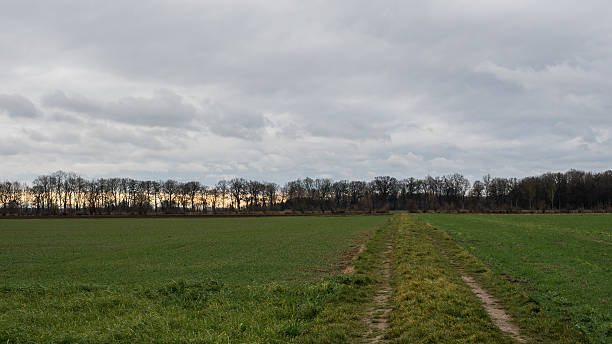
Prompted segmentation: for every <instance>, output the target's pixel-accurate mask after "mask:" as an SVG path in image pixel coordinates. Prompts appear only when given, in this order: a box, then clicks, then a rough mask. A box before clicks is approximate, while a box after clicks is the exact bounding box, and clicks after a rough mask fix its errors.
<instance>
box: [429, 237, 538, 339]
mask: <svg viewBox="0 0 612 344" xmlns="http://www.w3.org/2000/svg"><path fill="white" fill-rule="evenodd" d="M428 237H429V240H431V242H432V243H433V244H434V246H435V247H436V248H437V249H438V250H439V251H440V253H442V255H443V256H444V257H445V258H446V259H448V261H449V263H450V265H451V266H452V267H453V268H455V269H457V270H458V271H459V272H460V273H461V279H462V280H463V281H464V282H465V284H467V285H468V287H470V289H471V290H472V293H474V295H476V297H478V299H479V300H480V303H481V304H482V307H483V308H484V309H485V311H487V313H488V314H489V317H490V318H491V320H492V321H493V323H494V324H495V326H497V327H498V328H499V329H500V330H501V331H502V332H504V333H506V334H508V335H509V336H510V338H512V339H514V340H515V341H517V342H519V343H527V339H526V338H524V337H522V336H521V331H520V329H519V328H518V327H517V326H516V325H514V323H512V318H511V317H510V315H508V313H506V311H505V310H504V308H503V307H502V306H501V305H500V302H499V301H498V300H497V299H496V298H495V297H493V296H492V295H491V294H489V293H488V292H487V290H486V289H484V288H483V287H482V286H481V285H480V284H479V283H478V282H477V281H476V280H475V279H474V278H473V277H472V276H470V275H468V274H466V273H465V271H463V269H462V268H461V266H460V265H459V264H457V262H455V261H454V260H453V259H452V258H451V257H450V255H449V254H448V252H447V251H446V249H445V248H444V247H443V246H442V245H440V243H438V242H437V240H436V239H435V238H434V237H433V236H432V235H431V234H428Z"/></svg>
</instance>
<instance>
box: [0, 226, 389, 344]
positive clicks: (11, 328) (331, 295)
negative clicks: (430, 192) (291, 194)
mask: <svg viewBox="0 0 612 344" xmlns="http://www.w3.org/2000/svg"><path fill="white" fill-rule="evenodd" d="M387 221H388V217H386V216H354V217H283V218H280V217H274V218H217V219H201V218H193V219H189V218H180V219H66V220H60V219H50V220H2V221H0V342H2V343H18V342H19V343H22V342H23V343H25V342H58V343H59V342H79V343H88V342H91V343H99V342H166V343H171V342H207V343H229V342H232V343H233V342H261V343H265V342H279V343H281V342H288V341H296V342H308V341H312V342H317V341H318V339H322V340H324V341H325V340H326V339H325V338H333V336H338V338H345V339H344V340H348V339H346V338H349V337H350V336H351V330H350V328H339V329H335V330H334V328H333V327H334V326H335V325H334V324H338V326H345V327H346V326H348V325H347V324H350V321H351V319H345V321H344V320H342V317H348V315H347V314H350V312H346V310H347V309H349V310H350V307H351V305H350V302H344V301H342V302H341V299H342V298H343V297H349V298H353V299H355V297H356V296H355V295H356V294H355V292H354V291H353V290H352V289H351V288H352V287H351V286H352V285H353V284H354V283H353V281H352V279H351V278H353V279H358V277H346V278H340V279H339V278H338V277H334V276H335V275H334V274H335V273H337V272H338V271H337V270H338V269H339V268H340V267H341V264H342V262H343V261H344V260H346V257H345V256H346V255H347V253H349V252H350V251H351V250H352V248H353V247H355V246H356V245H358V244H359V243H362V242H364V241H365V240H366V236H367V235H368V234H372V233H373V230H374V229H375V228H376V227H378V226H381V225H383V224H384V223H386V222H387ZM334 305H335V306H334ZM347 307H348V308H347ZM332 318H333V319H334V321H333V322H332V321H329V319H332ZM326 319H328V320H326ZM319 323H323V325H318V324H319ZM325 324H327V325H325ZM353 327H354V326H353ZM358 327H359V326H357V327H355V328H358ZM355 331H357V330H355ZM329 336H332V337H329ZM308 338H311V339H308ZM317 338H318V339H317ZM328 341H332V342H333V340H332V339H329V340H328Z"/></svg>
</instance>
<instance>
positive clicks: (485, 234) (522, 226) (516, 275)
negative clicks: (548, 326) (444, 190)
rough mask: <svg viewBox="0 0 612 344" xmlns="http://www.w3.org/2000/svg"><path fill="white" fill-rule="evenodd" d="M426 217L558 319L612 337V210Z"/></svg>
mask: <svg viewBox="0 0 612 344" xmlns="http://www.w3.org/2000/svg"><path fill="white" fill-rule="evenodd" d="M421 218H422V219H423V220H424V221H427V222H429V223H431V225H433V226H435V227H438V228H441V229H444V230H445V231H447V232H448V233H450V234H451V235H452V237H453V238H454V239H455V240H457V242H458V243H459V244H460V245H461V246H463V247H464V248H466V249H467V250H468V251H469V252H470V253H471V254H473V255H474V256H475V257H477V258H479V259H480V260H481V261H482V262H484V263H485V264H486V265H487V266H489V267H491V268H492V270H493V272H495V273H496V274H497V275H501V276H503V277H504V278H505V279H506V280H508V281H510V282H511V283H512V284H514V285H516V286H517V287H519V288H520V289H521V290H524V291H526V292H527V293H528V295H529V296H530V297H532V298H533V299H534V300H535V301H536V302H537V303H538V304H539V305H541V307H542V308H543V309H544V310H545V311H546V312H549V313H550V314H553V315H554V317H555V318H556V319H557V320H558V321H561V322H564V323H566V324H569V325H570V326H572V327H574V328H577V329H579V330H580V331H581V332H582V333H583V334H584V335H585V336H586V337H587V338H589V339H590V340H591V341H592V342H595V343H610V342H612V215H610V214H588V215H587V214H585V215H578V214H572V215H472V214H470V215H467V214H461V215H446V214H422V215H421ZM491 287H492V288H494V286H491Z"/></svg>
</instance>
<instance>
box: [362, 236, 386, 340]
mask: <svg viewBox="0 0 612 344" xmlns="http://www.w3.org/2000/svg"><path fill="white" fill-rule="evenodd" d="M392 252H393V241H392V239H391V240H389V241H388V242H387V243H386V246H385V250H384V251H383V256H382V268H381V270H380V276H379V278H380V279H381V282H380V283H379V285H378V286H377V289H376V293H375V295H374V299H373V305H372V308H371V309H369V310H368V312H367V313H366V316H365V322H366V324H367V325H368V332H367V333H366V335H365V339H364V341H363V343H367V344H375V343H386V342H387V341H386V340H385V334H386V332H387V331H388V329H389V316H390V314H391V305H390V299H391V293H392V292H393V289H392V288H391V253H392Z"/></svg>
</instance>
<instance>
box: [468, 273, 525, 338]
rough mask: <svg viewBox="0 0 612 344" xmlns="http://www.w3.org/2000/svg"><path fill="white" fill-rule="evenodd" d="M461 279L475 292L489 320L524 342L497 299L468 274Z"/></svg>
mask: <svg viewBox="0 0 612 344" xmlns="http://www.w3.org/2000/svg"><path fill="white" fill-rule="evenodd" d="M461 279H463V281H464V282H465V283H466V284H467V285H468V286H469V287H470V289H472V292H473V293H474V294H476V296H477V297H478V299H480V302H481V303H482V306H483V307H484V309H485V310H486V311H487V313H489V316H490V317H491V320H493V323H494V324H495V326H497V327H499V329H500V330H502V332H505V333H507V334H508V335H510V337H511V338H512V339H514V340H516V341H517V342H519V343H526V342H527V340H526V339H525V338H523V337H521V331H520V329H519V328H518V327H517V326H516V325H514V324H513V323H512V319H511V318H510V316H509V315H508V314H507V313H506V311H505V310H504V309H503V308H502V307H501V306H500V304H499V301H498V300H497V299H496V298H494V297H493V296H491V294H489V293H488V292H487V291H486V290H485V289H484V288H483V287H482V286H481V285H480V284H478V282H476V280H474V278H472V277H471V276H468V275H461Z"/></svg>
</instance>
